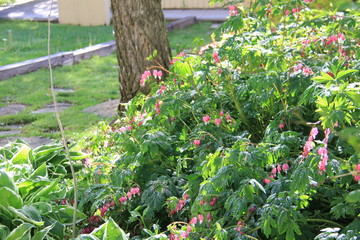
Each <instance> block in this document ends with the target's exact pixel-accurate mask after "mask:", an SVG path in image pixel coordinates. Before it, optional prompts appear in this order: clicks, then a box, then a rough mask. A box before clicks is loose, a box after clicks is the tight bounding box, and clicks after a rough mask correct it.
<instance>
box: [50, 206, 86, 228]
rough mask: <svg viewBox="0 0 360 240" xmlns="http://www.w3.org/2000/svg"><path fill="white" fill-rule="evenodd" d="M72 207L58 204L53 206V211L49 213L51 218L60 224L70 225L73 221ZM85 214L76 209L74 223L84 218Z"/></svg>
mask: <svg viewBox="0 0 360 240" xmlns="http://www.w3.org/2000/svg"><path fill="white" fill-rule="evenodd" d="M73 215H74V208H73V207H72V206H66V205H60V206H53V213H50V214H49V216H51V217H52V218H53V219H56V220H57V221H59V222H60V223H62V224H65V225H71V224H72V222H73ZM85 218H86V215H85V214H84V213H82V212H80V211H79V210H77V211H76V223H78V222H80V221H82V220H84V219H85Z"/></svg>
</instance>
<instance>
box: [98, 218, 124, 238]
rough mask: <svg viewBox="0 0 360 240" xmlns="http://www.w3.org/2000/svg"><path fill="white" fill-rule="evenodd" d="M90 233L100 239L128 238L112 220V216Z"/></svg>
mask: <svg viewBox="0 0 360 240" xmlns="http://www.w3.org/2000/svg"><path fill="white" fill-rule="evenodd" d="M91 235H93V236H96V237H98V238H99V239H102V240H106V239H117V240H128V237H127V236H126V234H125V232H124V231H123V230H122V229H121V228H120V227H119V226H118V225H117V224H116V223H115V222H114V220H113V219H112V218H110V219H109V220H108V221H106V222H105V223H104V224H103V225H101V226H100V227H98V228H96V229H95V230H94V231H93V232H92V234H91Z"/></svg>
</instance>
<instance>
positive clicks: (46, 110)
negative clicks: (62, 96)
mask: <svg viewBox="0 0 360 240" xmlns="http://www.w3.org/2000/svg"><path fill="white" fill-rule="evenodd" d="M57 106H58V110H59V112H62V111H63V110H65V109H67V108H69V107H71V106H72V104H71V103H58V104H57ZM53 112H55V108H54V104H49V105H47V106H46V108H41V109H37V110H35V111H32V112H31V113H34V114H39V113H53Z"/></svg>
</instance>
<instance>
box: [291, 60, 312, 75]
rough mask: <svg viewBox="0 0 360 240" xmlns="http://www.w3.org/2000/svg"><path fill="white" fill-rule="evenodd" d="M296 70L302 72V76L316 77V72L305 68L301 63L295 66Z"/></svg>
mask: <svg viewBox="0 0 360 240" xmlns="http://www.w3.org/2000/svg"><path fill="white" fill-rule="evenodd" d="M293 69H294V72H298V73H299V72H302V74H303V75H304V76H305V77H308V76H312V75H314V72H313V71H312V69H311V68H309V67H307V66H303V65H302V64H301V63H300V64H298V65H295V66H294V67H293Z"/></svg>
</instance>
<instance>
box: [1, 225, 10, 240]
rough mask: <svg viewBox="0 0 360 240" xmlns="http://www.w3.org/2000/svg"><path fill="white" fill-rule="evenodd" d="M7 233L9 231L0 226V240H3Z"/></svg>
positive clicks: (5, 227)
mask: <svg viewBox="0 0 360 240" xmlns="http://www.w3.org/2000/svg"><path fill="white" fill-rule="evenodd" d="M9 233H10V229H9V228H8V227H7V226H5V225H2V224H0V239H1V240H5V239H6V237H7V236H8V235H9Z"/></svg>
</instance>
